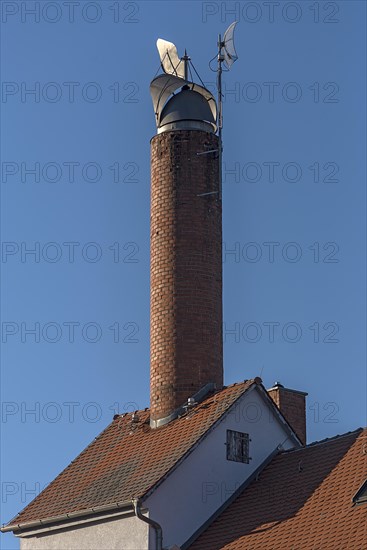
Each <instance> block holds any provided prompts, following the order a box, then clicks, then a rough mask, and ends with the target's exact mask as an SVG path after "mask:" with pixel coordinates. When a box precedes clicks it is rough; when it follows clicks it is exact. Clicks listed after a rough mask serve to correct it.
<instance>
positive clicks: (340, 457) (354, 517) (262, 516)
mask: <svg viewBox="0 0 367 550" xmlns="http://www.w3.org/2000/svg"><path fill="white" fill-rule="evenodd" d="M366 458H367V430H361V429H359V430H357V431H355V432H351V433H348V434H345V435H342V436H337V437H335V438H333V439H328V440H325V441H320V442H317V443H314V444H311V445H308V446H307V447H304V448H302V449H298V450H293V451H285V452H283V453H281V454H279V455H277V456H276V457H275V458H274V459H273V460H272V462H271V463H270V464H269V465H268V466H267V467H266V468H265V469H264V470H263V471H262V472H261V473H260V475H259V477H258V479H257V480H254V481H253V482H252V483H251V484H250V485H249V486H248V487H247V488H245V489H244V490H243V491H242V493H241V494H240V495H239V496H238V497H237V498H236V500H234V501H233V503H232V504H230V505H229V506H228V507H227V508H226V509H225V510H224V511H223V512H222V513H221V514H220V515H219V516H218V517H217V519H215V521H214V522H213V523H212V524H211V525H210V526H209V527H208V528H207V529H206V531H205V532H204V533H202V534H201V535H200V536H199V538H198V539H197V540H196V541H195V542H194V543H193V544H192V545H191V546H190V547H189V548H190V550H199V549H200V550H219V549H221V550H224V549H225V550H258V549H260V548H261V550H285V549H286V550H311V549H312V550H347V549H353V550H362V549H365V548H366V541H367V505H366V504H360V505H355V504H353V502H352V498H353V496H354V495H355V493H356V492H357V491H358V489H359V488H360V486H361V485H362V483H363V481H364V480H365V479H366V475H367V471H366Z"/></svg>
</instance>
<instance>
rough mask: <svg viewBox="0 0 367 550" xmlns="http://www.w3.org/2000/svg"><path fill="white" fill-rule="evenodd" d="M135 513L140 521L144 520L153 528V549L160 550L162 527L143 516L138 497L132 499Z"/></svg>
mask: <svg viewBox="0 0 367 550" xmlns="http://www.w3.org/2000/svg"><path fill="white" fill-rule="evenodd" d="M132 503H133V506H134V510H135V515H136V517H137V518H139V519H141V521H144V522H145V523H148V525H150V526H151V527H153V529H154V530H155V550H162V542H163V533H162V527H161V526H160V525H159V523H157V522H156V521H154V520H152V519H150V518H148V517H146V516H144V515H143V514H142V513H141V508H140V500H139V499H138V498H134V499H133V500H132Z"/></svg>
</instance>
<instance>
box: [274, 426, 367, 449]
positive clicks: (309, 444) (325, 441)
mask: <svg viewBox="0 0 367 550" xmlns="http://www.w3.org/2000/svg"><path fill="white" fill-rule="evenodd" d="M366 430H367V428H362V427H360V428H356V429H355V430H352V431H349V432H345V433H344V434H337V435H334V436H332V437H325V439H320V440H319V441H312V443H308V445H306V446H305V447H300V448H299V449H287V450H284V451H281V452H280V453H279V454H280V455H284V454H287V453H295V452H297V451H304V450H306V449H309V448H312V447H316V446H317V445H323V444H324V443H329V442H330V441H335V440H337V439H341V438H342V437H350V436H351V435H354V434H357V433H358V432H360V433H362V432H363V431H366Z"/></svg>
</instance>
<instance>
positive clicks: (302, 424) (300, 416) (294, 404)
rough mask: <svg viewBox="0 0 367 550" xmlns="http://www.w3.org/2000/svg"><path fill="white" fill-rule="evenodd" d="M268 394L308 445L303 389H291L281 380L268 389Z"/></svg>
mask: <svg viewBox="0 0 367 550" xmlns="http://www.w3.org/2000/svg"><path fill="white" fill-rule="evenodd" d="M268 394H269V395H270V397H271V398H272V400H273V401H274V403H275V404H276V406H277V407H278V409H280V412H281V413H282V414H283V415H284V416H285V418H286V420H287V421H288V422H289V424H290V425H291V427H292V428H293V430H294V431H295V433H296V434H297V436H298V437H299V439H300V440H301V442H302V443H303V445H306V396H307V395H308V394H307V393H305V392H303V391H297V390H290V389H289V388H285V387H284V386H282V384H280V383H279V382H275V384H274V386H273V387H272V388H270V389H269V390H268Z"/></svg>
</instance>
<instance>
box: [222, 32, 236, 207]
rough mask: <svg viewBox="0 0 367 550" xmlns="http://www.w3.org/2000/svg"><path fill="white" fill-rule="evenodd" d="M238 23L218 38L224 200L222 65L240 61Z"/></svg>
mask: <svg viewBox="0 0 367 550" xmlns="http://www.w3.org/2000/svg"><path fill="white" fill-rule="evenodd" d="M236 25H237V21H234V22H233V23H231V24H230V25H229V27H228V29H227V30H226V32H225V33H224V35H223V40H222V37H221V35H219V36H218V58H217V59H218V68H217V74H218V76H217V88H218V137H219V178H220V180H219V192H220V198H222V154H223V144H222V128H223V94H222V72H223V68H222V63H224V64H225V67H226V70H227V71H229V69H230V68H231V67H232V65H233V63H234V62H235V61H236V60H237V59H238V55H237V53H236V49H235V47H234V29H235V26H236Z"/></svg>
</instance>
